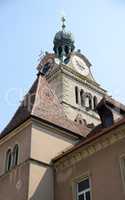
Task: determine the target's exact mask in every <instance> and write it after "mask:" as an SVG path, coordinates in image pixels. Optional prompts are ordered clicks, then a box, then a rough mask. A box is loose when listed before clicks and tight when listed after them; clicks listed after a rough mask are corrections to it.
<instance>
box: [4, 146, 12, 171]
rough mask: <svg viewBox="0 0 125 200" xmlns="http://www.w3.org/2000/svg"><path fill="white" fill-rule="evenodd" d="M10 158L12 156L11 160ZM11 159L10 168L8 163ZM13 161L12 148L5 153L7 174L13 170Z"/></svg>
mask: <svg viewBox="0 0 125 200" xmlns="http://www.w3.org/2000/svg"><path fill="white" fill-rule="evenodd" d="M9 156H11V158H9ZM9 159H11V160H10V166H9V167H8V162H9ZM12 159H13V156H12V148H10V147H9V148H8V149H7V151H6V153H5V172H8V171H10V170H11V168H12Z"/></svg>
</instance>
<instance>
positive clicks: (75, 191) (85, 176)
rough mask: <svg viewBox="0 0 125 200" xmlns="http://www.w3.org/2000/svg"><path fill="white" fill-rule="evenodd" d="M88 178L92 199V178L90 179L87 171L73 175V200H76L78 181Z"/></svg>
mask: <svg viewBox="0 0 125 200" xmlns="http://www.w3.org/2000/svg"><path fill="white" fill-rule="evenodd" d="M87 178H88V179H89V189H90V200H92V180H91V174H90V172H89V171H87V172H85V173H83V174H81V175H79V176H77V177H75V178H74V179H72V195H73V200H78V196H77V191H78V183H80V182H82V181H83V180H85V179H87Z"/></svg>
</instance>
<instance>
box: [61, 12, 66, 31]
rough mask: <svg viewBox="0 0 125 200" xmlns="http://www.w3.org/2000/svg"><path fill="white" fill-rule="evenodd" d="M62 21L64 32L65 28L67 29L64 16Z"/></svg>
mask: <svg viewBox="0 0 125 200" xmlns="http://www.w3.org/2000/svg"><path fill="white" fill-rule="evenodd" d="M61 21H62V30H63V31H64V30H65V28H66V25H65V21H66V19H65V17H64V16H63V17H62V18H61Z"/></svg>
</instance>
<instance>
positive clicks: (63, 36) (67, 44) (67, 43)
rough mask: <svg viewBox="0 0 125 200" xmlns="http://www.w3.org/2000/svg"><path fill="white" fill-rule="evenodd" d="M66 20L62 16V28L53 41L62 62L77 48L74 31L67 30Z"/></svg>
mask: <svg viewBox="0 0 125 200" xmlns="http://www.w3.org/2000/svg"><path fill="white" fill-rule="evenodd" d="M65 21H66V20H65V18H64V17H62V30H61V31H59V32H57V33H56V35H55V37H54V41H53V43H54V48H53V50H54V52H55V54H56V55H57V57H58V58H59V59H60V60H61V61H62V62H65V60H66V59H67V58H68V57H69V56H70V53H71V52H73V50H74V49H75V46H74V39H73V36H72V33H71V32H66V31H65V28H66V25H65Z"/></svg>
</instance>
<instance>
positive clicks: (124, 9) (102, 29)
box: [0, 0, 125, 131]
mask: <svg viewBox="0 0 125 200" xmlns="http://www.w3.org/2000/svg"><path fill="white" fill-rule="evenodd" d="M62 15H65V17H66V19H67V22H66V26H67V30H68V31H71V32H72V33H73V35H74V38H75V46H76V49H81V51H82V53H83V54H84V55H85V56H87V58H88V59H89V60H90V62H91V63H92V72H93V75H94V78H95V79H96V81H97V82H98V83H100V84H101V86H102V87H103V88H104V89H106V90H108V92H109V94H110V95H112V96H113V97H114V98H115V99H117V100H119V101H121V102H122V103H125V93H124V88H125V87H124V83H125V1H124V0H86V1H85V0H77V1H76V0H68V1H67V0H62V1H59V0H49V1H44V0H35V1H34V0H21V1H19V0H11V1H10V0H0V70H1V71H0V75H1V76H0V131H1V130H2V129H3V128H4V127H5V125H7V123H8V122H9V120H10V119H11V117H12V116H13V114H14V112H15V111H16V109H17V107H18V106H19V104H20V101H21V100H22V98H23V96H24V95H25V94H26V92H27V91H28V89H29V88H30V86H31V84H32V83H33V81H34V79H35V78H36V73H37V71H36V67H37V64H38V59H39V54H40V52H41V51H43V52H45V51H49V52H52V51H53V50H52V49H53V38H54V35H55V33H56V32H57V31H59V30H60V26H61V20H60V18H61V16H62Z"/></svg>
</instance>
